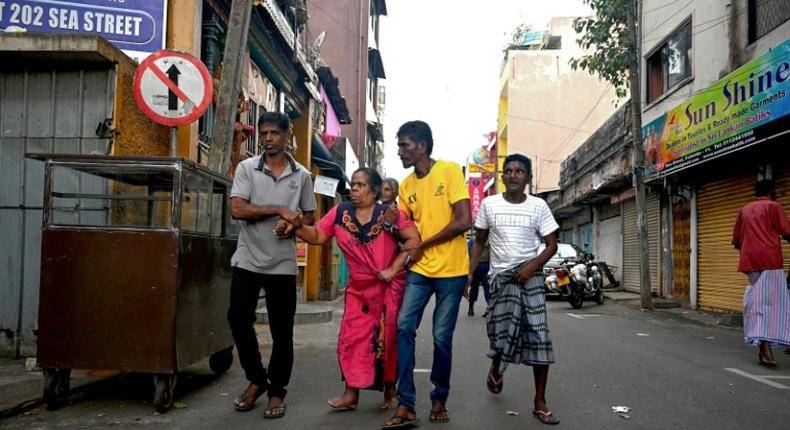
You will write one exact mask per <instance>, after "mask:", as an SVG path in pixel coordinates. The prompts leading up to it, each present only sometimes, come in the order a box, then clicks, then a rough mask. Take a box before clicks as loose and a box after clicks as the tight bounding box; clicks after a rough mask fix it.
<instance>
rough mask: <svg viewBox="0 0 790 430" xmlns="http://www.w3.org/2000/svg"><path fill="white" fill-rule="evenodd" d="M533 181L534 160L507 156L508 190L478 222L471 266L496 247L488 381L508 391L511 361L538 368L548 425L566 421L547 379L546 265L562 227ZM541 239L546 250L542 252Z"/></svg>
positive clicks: (540, 404)
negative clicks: (553, 404)
mask: <svg viewBox="0 0 790 430" xmlns="http://www.w3.org/2000/svg"><path fill="white" fill-rule="evenodd" d="M531 180H532V163H531V162H530V160H529V158H527V157H525V156H524V155H521V154H511V155H508V156H507V157H506V158H505V162H504V164H503V168H502V182H503V183H504V185H505V192H504V193H502V194H497V195H494V196H490V197H487V198H486V199H485V200H483V203H482V205H481V206H480V210H479V211H478V214H477V220H476V221H475V228H476V229H477V237H476V238H475V241H474V245H473V247H472V257H471V260H472V261H471V263H470V266H469V267H476V266H477V263H478V262H479V261H480V255H481V253H482V246H481V244H483V243H485V242H486V240H488V243H489V245H490V246H491V271H490V272H489V275H490V278H491V294H492V297H491V302H490V303H489V305H488V310H487V311H486V331H487V332H488V338H489V344H490V351H489V353H488V356H489V357H490V358H491V359H492V362H491V368H490V369H489V371H488V380H487V381H486V385H487V387H488V390H489V391H491V392H492V393H494V394H499V393H500V392H502V386H503V384H504V372H505V369H506V368H507V365H508V364H509V363H515V364H526V365H528V366H532V371H533V375H534V377H535V399H534V402H535V405H534V409H533V411H532V413H533V415H535V417H536V418H538V419H539V420H540V421H541V422H542V423H544V424H558V423H559V422H560V421H559V419H557V417H556V416H555V415H554V414H553V413H552V412H551V411H550V410H549V409H548V407H547V406H546V382H547V381H548V376H549V365H550V364H552V363H554V351H553V346H552V342H551V338H550V337H549V330H548V326H547V324H546V296H545V293H544V290H543V274H542V273H541V271H540V268H541V267H543V265H544V264H545V263H546V262H547V261H548V260H549V259H550V258H551V256H552V255H554V253H556V252H557V230H559V225H558V224H557V221H555V220H554V216H553V215H552V214H551V210H550V209H549V207H548V205H547V204H546V202H545V201H543V200H542V199H540V198H538V197H535V196H530V195H527V194H526V193H525V192H524V190H525V189H526V187H527V184H528V183H529V182H530V181H531ZM541 238H543V241H545V242H546V248H545V249H544V250H543V252H541V253H540V254H538V246H539V245H540V242H541Z"/></svg>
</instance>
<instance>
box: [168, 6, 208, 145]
mask: <svg viewBox="0 0 790 430" xmlns="http://www.w3.org/2000/svg"><path fill="white" fill-rule="evenodd" d="M202 21H203V2H199V1H195V0H170V1H169V2H168V5H167V35H166V39H165V40H166V42H165V46H166V47H167V49H177V50H179V51H184V52H188V53H190V54H192V55H194V56H195V57H197V58H200V42H201V40H200V33H201V31H202V25H201V24H202ZM198 134H199V130H198V122H197V121H195V122H193V123H192V124H188V125H185V126H182V127H179V128H178V155H179V156H181V157H184V158H189V159H190V160H197V147H198Z"/></svg>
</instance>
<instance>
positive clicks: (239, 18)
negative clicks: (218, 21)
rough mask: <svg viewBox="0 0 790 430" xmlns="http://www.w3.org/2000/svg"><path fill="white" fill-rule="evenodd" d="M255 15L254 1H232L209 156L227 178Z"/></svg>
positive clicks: (213, 166)
mask: <svg viewBox="0 0 790 430" xmlns="http://www.w3.org/2000/svg"><path fill="white" fill-rule="evenodd" d="M251 16H252V0H232V3H231V6H230V17H229V18H228V32H227V33H226V35H225V53H224V55H223V56H222V73H221V75H220V84H219V99H218V101H217V110H216V114H215V117H214V132H213V134H212V136H211V146H210V148H209V154H208V165H209V168H210V169H211V170H214V171H215V172H217V173H219V174H220V175H227V173H228V168H229V167H230V155H231V152H232V150H231V145H233V124H234V123H235V122H236V110H237V104H238V101H239V92H240V91H241V76H242V70H243V69H244V52H245V49H246V48H247V35H248V33H249V29H250V18H251Z"/></svg>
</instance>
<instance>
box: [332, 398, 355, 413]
mask: <svg viewBox="0 0 790 430" xmlns="http://www.w3.org/2000/svg"><path fill="white" fill-rule="evenodd" d="M326 403H327V404H329V406H330V407H332V410H333V411H337V412H343V411H356V410H357V405H356V403H355V404H353V405H341V404H339V403H334V402H332V400H327V401H326Z"/></svg>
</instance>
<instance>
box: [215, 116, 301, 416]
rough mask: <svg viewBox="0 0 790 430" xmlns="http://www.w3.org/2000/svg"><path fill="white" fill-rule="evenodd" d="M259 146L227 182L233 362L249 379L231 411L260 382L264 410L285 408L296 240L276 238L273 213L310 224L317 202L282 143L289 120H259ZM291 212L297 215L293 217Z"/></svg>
mask: <svg viewBox="0 0 790 430" xmlns="http://www.w3.org/2000/svg"><path fill="white" fill-rule="evenodd" d="M258 133H259V140H260V141H259V144H260V145H262V146H263V151H264V152H263V154H261V155H259V156H257V157H252V158H247V159H246V160H244V161H242V162H241V163H239V165H238V167H237V168H236V174H235V176H234V178H233V188H232V189H231V194H230V196H231V198H230V206H231V214H232V216H233V218H234V219H237V220H241V221H242V222H241V223H240V232H239V240H238V244H237V246H236V252H235V253H234V254H233V257H232V258H231V265H232V266H233V275H232V278H231V287H230V309H229V310H228V321H229V322H230V328H231V332H232V333H233V340H234V341H235V342H236V349H237V351H238V354H239V362H240V363H241V367H242V368H243V369H244V374H245V376H246V378H247V380H248V381H249V385H248V386H247V389H245V390H244V392H243V393H242V394H241V395H240V396H239V397H238V398H237V399H236V401H235V405H236V410H238V411H248V410H250V409H252V408H253V407H254V405H255V401H256V400H257V399H258V397H260V396H261V395H262V394H263V393H264V392H266V390H267V389H268V391H269V403H268V405H267V406H266V411H265V412H264V414H263V416H264V418H280V417H282V416H283V415H285V394H286V392H287V390H286V388H285V387H286V386H287V385H288V381H289V380H290V378H291V370H292V368H293V325H294V314H295V312H296V246H295V242H294V240H293V239H291V238H289V239H278V237H277V236H276V235H275V232H274V230H275V227H276V225H277V222H278V220H280V219H284V220H287V221H290V222H292V223H296V222H301V223H304V224H308V225H311V224H313V222H314V218H313V211H314V210H315V207H316V203H315V197H314V196H313V184H312V181H311V179H310V172H309V171H308V170H307V169H305V168H304V167H303V166H302V165H300V164H299V163H297V162H296V161H295V160H294V159H293V158H292V157H291V156H290V155H288V154H287V153H286V151H285V148H286V146H287V145H288V143H289V142H290V140H291V139H290V137H291V121H290V120H289V119H288V116H286V115H285V114H282V113H279V112H266V113H264V114H263V115H261V117H260V119H259V120H258ZM297 219H298V221H297ZM261 288H263V289H264V291H266V310H267V313H268V317H269V329H270V330H271V335H272V353H271V357H270V358H269V366H268V367H269V368H268V372H267V369H266V368H265V367H264V366H263V364H262V362H261V354H260V351H259V350H258V340H257V338H256V334H255V328H254V323H255V309H256V307H257V305H258V295H259V294H260V290H261Z"/></svg>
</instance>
